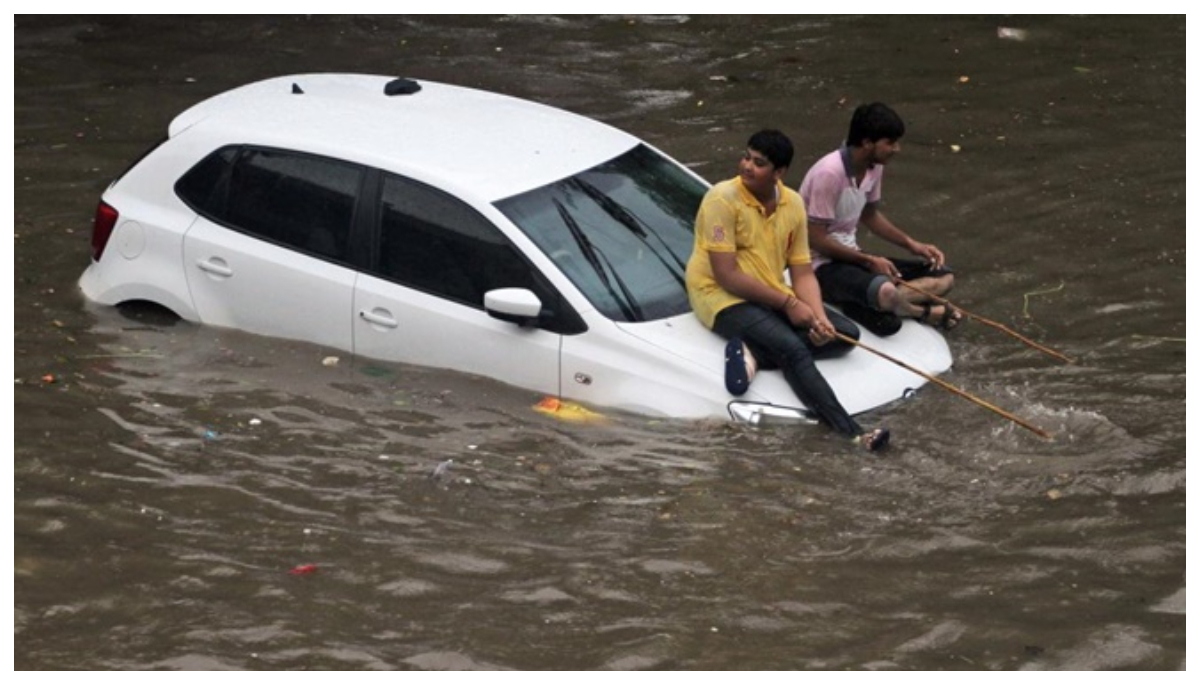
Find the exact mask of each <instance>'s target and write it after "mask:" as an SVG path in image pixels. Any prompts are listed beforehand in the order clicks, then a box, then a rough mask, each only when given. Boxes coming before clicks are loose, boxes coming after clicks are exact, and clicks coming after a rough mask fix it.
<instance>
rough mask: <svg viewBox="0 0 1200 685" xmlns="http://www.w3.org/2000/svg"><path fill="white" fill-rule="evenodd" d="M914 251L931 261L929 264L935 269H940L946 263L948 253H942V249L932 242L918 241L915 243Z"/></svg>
mask: <svg viewBox="0 0 1200 685" xmlns="http://www.w3.org/2000/svg"><path fill="white" fill-rule="evenodd" d="M912 253H913V254H915V255H916V256H918V257H920V258H921V259H924V260H925V261H927V262H929V265H930V266H932V267H933V268H935V269H940V268H942V267H943V266H945V265H946V255H944V254H942V251H941V250H939V249H937V246H936V245H933V244H931V243H917V244H916V245H913V249H912Z"/></svg>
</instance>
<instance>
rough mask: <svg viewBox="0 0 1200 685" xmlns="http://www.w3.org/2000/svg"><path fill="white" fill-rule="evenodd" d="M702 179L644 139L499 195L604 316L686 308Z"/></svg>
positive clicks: (661, 314) (645, 315)
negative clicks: (594, 163) (608, 157)
mask: <svg viewBox="0 0 1200 685" xmlns="http://www.w3.org/2000/svg"><path fill="white" fill-rule="evenodd" d="M704 191H705V187H704V184H703V183H701V182H700V181H698V180H696V179H695V178H694V177H693V176H691V175H690V174H688V173H687V172H686V171H684V170H683V169H680V168H679V167H678V166H677V165H676V164H674V163H673V162H671V161H669V160H667V159H665V158H663V157H662V156H661V155H659V154H658V153H656V152H654V151H653V150H651V149H649V148H648V147H646V146H644V145H639V146H637V147H635V148H633V149H632V150H630V151H629V152H627V153H625V154H623V155H621V156H620V157H617V158H616V159H614V160H612V161H610V162H606V163H604V164H601V165H600V166H598V167H595V168H593V169H589V170H588V171H585V172H582V173H580V174H577V175H575V176H572V177H570V178H566V179H563V180H561V181H558V182H556V183H552V184H550V185H548V186H544V187H541V188H538V189H536V190H531V191H529V192H527V193H523V194H521V195H517V196H515V197H511V198H508V199H506V200H502V201H500V202H498V203H496V206H497V207H498V208H499V209H500V211H501V212H503V213H504V214H505V216H507V217H508V218H509V219H511V220H512V222H513V223H515V224H516V225H517V226H519V227H520V228H521V230H522V231H524V232H525V234H526V235H528V236H529V237H530V239H531V240H533V242H534V243H536V244H537V246H538V247H539V248H541V250H542V251H543V252H545V253H546V254H547V255H549V257H550V258H551V259H552V260H554V263H555V264H556V265H557V266H558V267H559V268H560V269H561V270H562V271H563V273H564V274H566V276H567V277H568V278H570V279H571V281H572V282H573V283H574V284H575V285H576V286H577V287H578V288H579V289H580V290H581V291H582V292H583V294H584V295H585V296H586V297H587V298H588V299H589V300H590V301H591V303H592V304H593V305H595V307H596V309H597V310H599V311H600V312H601V313H603V314H604V315H605V316H608V317H609V318H611V319H613V320H616V321H652V320H655V319H661V318H666V317H669V316H675V315H677V314H682V313H684V312H687V311H688V310H689V309H690V307H689V305H688V300H687V290H686V288H685V287H684V270H685V268H686V265H687V260H688V255H690V254H691V251H692V225H693V222H694V221H695V218H696V210H697V208H698V207H699V206H700V200H701V199H702V198H703V196H704Z"/></svg>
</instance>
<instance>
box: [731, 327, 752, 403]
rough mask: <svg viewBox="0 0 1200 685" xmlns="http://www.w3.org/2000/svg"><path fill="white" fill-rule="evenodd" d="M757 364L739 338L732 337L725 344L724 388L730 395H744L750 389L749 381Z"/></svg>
mask: <svg viewBox="0 0 1200 685" xmlns="http://www.w3.org/2000/svg"><path fill="white" fill-rule="evenodd" d="M757 367H758V364H757V363H756V362H755V360H754V355H752V354H750V350H749V349H748V348H747V347H746V346H745V345H744V344H743V343H742V339H741V338H734V339H732V340H730V341H729V343H728V344H726V345H725V389H726V390H728V391H729V394H730V395H744V394H746V391H747V390H749V389H750V381H752V380H754V373H755V371H756V370H757Z"/></svg>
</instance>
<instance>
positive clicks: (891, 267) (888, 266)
mask: <svg viewBox="0 0 1200 685" xmlns="http://www.w3.org/2000/svg"><path fill="white" fill-rule="evenodd" d="M863 259H864V260H865V261H866V262H867V264H866V266H867V269H869V270H870V271H871V273H876V274H882V275H884V276H887V277H888V278H893V279H894V278H900V270H899V269H897V268H896V265H895V264H893V263H892V260H890V259H888V258H887V257H879V256H876V255H863Z"/></svg>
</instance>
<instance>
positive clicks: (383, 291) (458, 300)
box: [353, 174, 562, 394]
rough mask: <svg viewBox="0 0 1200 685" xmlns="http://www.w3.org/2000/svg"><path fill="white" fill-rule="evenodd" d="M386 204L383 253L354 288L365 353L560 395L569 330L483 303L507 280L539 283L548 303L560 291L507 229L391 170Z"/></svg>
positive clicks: (358, 347) (533, 286)
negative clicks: (494, 311) (506, 315)
mask: <svg viewBox="0 0 1200 685" xmlns="http://www.w3.org/2000/svg"><path fill="white" fill-rule="evenodd" d="M378 211H379V215H378V217H377V221H376V223H377V227H378V233H377V237H376V239H377V248H376V250H375V254H376V255H377V256H376V259H375V260H374V263H373V265H372V267H371V268H370V269H369V273H363V274H361V275H360V276H359V279H358V283H357V284H356V287H355V290H354V307H353V311H354V322H353V327H354V351H355V353H356V354H358V355H362V356H366V357H372V358H376V359H383V360H389V361H397V362H405V363H411V364H420V365H423V366H434V367H441V368H447V369H454V370H457V371H464V372H468V373H474V374H479V375H482V376H488V377H490V378H494V379H496V380H500V381H503V382H506V383H509V384H511V385H515V386H518V387H523V388H527V389H529V390H533V391H535V392H538V393H551V394H557V393H558V391H559V386H558V373H559V348H560V345H561V338H562V336H561V334H560V332H556V331H554V330H547V328H546V327H543V326H538V325H529V326H518V325H517V324H514V323H510V322H507V321H501V320H499V319H496V318H493V317H492V316H490V315H489V314H488V313H487V312H486V311H485V310H484V308H483V298H484V294H485V293H486V292H488V291H489V290H493V289H498V288H526V289H529V290H532V291H533V292H534V293H535V294H537V295H538V296H539V297H540V298H542V302H543V307H544V309H546V310H549V309H550V307H548V306H547V305H548V304H549V303H548V302H547V300H548V299H552V298H553V297H554V295H553V293H552V291H549V290H548V289H547V288H545V287H544V286H543V285H541V281H540V279H538V278H537V277H536V275H535V273H534V269H533V267H532V266H531V265H530V264H529V263H528V261H527V260H525V259H524V258H523V257H522V256H521V254H520V253H519V251H518V250H517V249H516V248H515V247H514V246H513V245H512V244H511V242H510V241H509V240H508V239H507V238H506V237H505V236H504V235H503V234H502V233H501V232H500V230H499V229H497V228H496V226H494V225H493V224H491V222H489V221H488V220H487V219H486V218H485V217H483V216H482V215H481V214H479V213H478V212H476V211H475V210H473V209H471V208H470V207H469V206H467V205H466V204H465V203H463V202H461V201H459V200H457V199H455V198H453V197H451V196H449V195H447V194H445V193H443V192H441V191H438V190H436V189H434V188H431V187H429V186H427V185H424V184H421V183H418V182H416V181H413V180H410V179H407V178H403V177H400V176H395V175H391V174H384V175H383V177H382V179H381V182H380V202H379V205H378ZM553 327H554V326H553V325H551V326H550V328H553Z"/></svg>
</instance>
